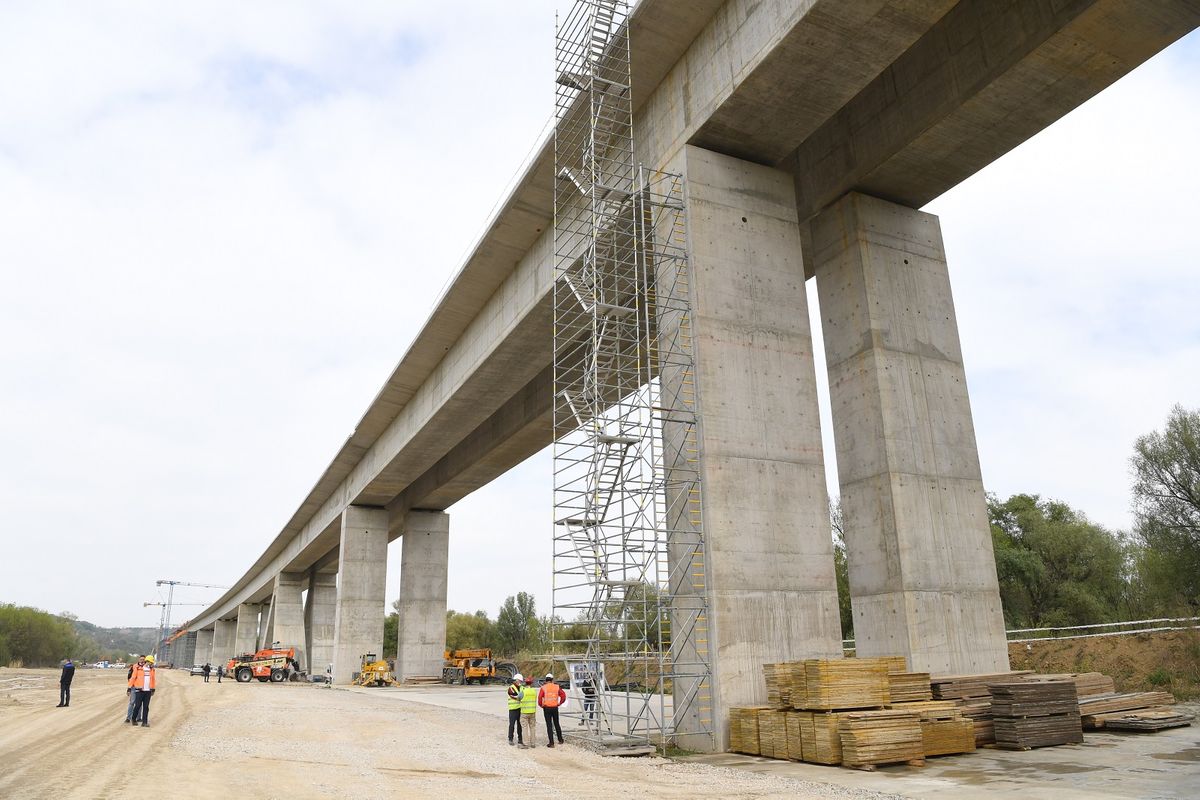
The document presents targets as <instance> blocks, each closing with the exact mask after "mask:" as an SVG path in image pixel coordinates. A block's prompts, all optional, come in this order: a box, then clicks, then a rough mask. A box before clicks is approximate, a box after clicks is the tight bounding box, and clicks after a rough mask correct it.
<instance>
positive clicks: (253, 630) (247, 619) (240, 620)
mask: <svg viewBox="0 0 1200 800" xmlns="http://www.w3.org/2000/svg"><path fill="white" fill-rule="evenodd" d="M259 611H261V608H260V607H259V605H258V603H242V604H241V605H240V606H238V615H237V631H236V633H234V636H233V652H234V654H235V655H240V654H242V653H253V652H254V651H255V650H257V649H258V614H259Z"/></svg>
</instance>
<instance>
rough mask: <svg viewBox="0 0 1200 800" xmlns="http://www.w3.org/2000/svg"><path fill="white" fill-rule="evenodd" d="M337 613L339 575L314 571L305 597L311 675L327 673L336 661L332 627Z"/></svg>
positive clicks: (305, 619) (305, 622)
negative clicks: (328, 668) (334, 658)
mask: <svg viewBox="0 0 1200 800" xmlns="http://www.w3.org/2000/svg"><path fill="white" fill-rule="evenodd" d="M336 615H337V575H333V574H330V573H323V572H313V573H310V574H309V576H308V596H307V597H305V599H304V643H305V646H306V647H307V656H308V661H307V662H305V661H301V662H300V663H301V664H304V665H305V668H306V669H307V670H308V674H309V675H324V674H325V669H326V667H328V666H329V665H330V664H332V663H333V627H334V618H335V617H336Z"/></svg>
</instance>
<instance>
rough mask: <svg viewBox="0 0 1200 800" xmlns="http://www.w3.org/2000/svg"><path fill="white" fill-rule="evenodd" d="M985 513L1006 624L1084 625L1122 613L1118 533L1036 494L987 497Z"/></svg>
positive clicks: (1125, 585) (1123, 566)
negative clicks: (999, 498) (990, 533)
mask: <svg viewBox="0 0 1200 800" xmlns="http://www.w3.org/2000/svg"><path fill="white" fill-rule="evenodd" d="M988 517H989V519H990V521H991V526H992V542H993V549H994V552H995V554H996V572H997V577H998V578H999V582H1000V598H1001V602H1002V603H1003V605H1004V615H1005V619H1006V621H1007V622H1008V624H1010V625H1013V626H1016V627H1040V626H1044V625H1084V624H1088V623H1093V622H1110V621H1112V620H1115V619H1118V618H1119V616H1120V615H1122V614H1123V613H1124V612H1125V610H1126V608H1127V602H1126V601H1127V598H1128V590H1129V580H1128V577H1129V576H1128V563H1129V562H1128V550H1127V548H1126V546H1125V544H1124V542H1122V540H1121V538H1120V537H1119V536H1118V535H1116V534H1114V533H1112V532H1110V531H1108V530H1106V529H1105V528H1103V527H1101V526H1099V525H1096V524H1095V523H1093V522H1091V521H1089V520H1088V519H1087V517H1086V516H1084V514H1083V513H1082V512H1079V511H1076V510H1075V509H1073V508H1071V507H1070V506H1068V505H1067V504H1066V503H1062V502H1059V501H1056V500H1043V499H1041V498H1040V497H1039V496H1037V495H1028V494H1017V495H1013V496H1012V497H1010V498H1009V499H1008V500H1006V501H1004V502H1003V503H1001V502H999V500H997V499H996V498H995V497H990V496H989V498H988Z"/></svg>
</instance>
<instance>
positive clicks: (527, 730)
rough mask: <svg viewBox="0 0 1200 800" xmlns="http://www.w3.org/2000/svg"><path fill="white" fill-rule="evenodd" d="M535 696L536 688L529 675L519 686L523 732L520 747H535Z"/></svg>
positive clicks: (536, 707)
mask: <svg viewBox="0 0 1200 800" xmlns="http://www.w3.org/2000/svg"><path fill="white" fill-rule="evenodd" d="M537 696H538V690H537V687H535V686H534V685H533V676H532V675H530V676H529V677H528V678H526V679H525V685H524V686H523V687H522V688H521V730H522V731H523V732H524V734H525V736H524V739H525V744H523V745H521V746H522V747H537V710H538V705H537Z"/></svg>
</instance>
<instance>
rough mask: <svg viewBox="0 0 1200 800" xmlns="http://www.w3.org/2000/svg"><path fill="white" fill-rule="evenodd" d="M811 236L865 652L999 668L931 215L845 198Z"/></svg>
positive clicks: (981, 518)
mask: <svg viewBox="0 0 1200 800" xmlns="http://www.w3.org/2000/svg"><path fill="white" fill-rule="evenodd" d="M812 230H813V244H814V253H813V257H814V264H815V267H816V275H817V287H818V291H819V292H820V297H821V315H822V317H823V318H824V320H823V323H824V325H823V327H824V334H825V354H826V360H827V362H828V369H829V389H830V394H831V399H832V407H833V422H834V435H835V441H836V443H837V462H838V478H839V481H840V483H841V493H842V512H843V515H844V522H845V534H846V547H847V557H848V560H849V568H850V594H851V597H852V602H853V607H854V633H855V643H856V646H857V649H858V654H859V655H861V656H871V655H890V654H898V655H904V656H906V657H907V658H908V660H909V667H910V668H911V669H914V670H920V671H930V672H935V673H946V672H950V673H971V672H994V671H997V670H1006V669H1008V650H1007V647H1006V645H1005V637H1004V618H1003V616H1002V612H1001V608H1000V593H999V589H998V586H997V581H996V564H995V559H994V556H993V553H992V540H991V534H990V531H989V528H988V519H987V509H986V506H985V499H984V491H983V481H982V477H981V474H980V469H979V455H978V452H977V450H976V446H975V428H974V424H973V422H972V419H971V405H970V401H969V399H968V397H967V382H966V376H965V373H964V370H963V360H962V350H961V347H960V344H959V338H958V325H957V322H956V319H955V315H954V301H953V298H952V297H951V293H950V277H949V272H948V270H947V266H946V255H945V251H944V249H943V246H942V234H941V228H940V226H939V224H938V220H937V217H935V216H933V215H931V214H925V213H922V212H920V211H914V210H913V209H911V208H905V207H903V206H899V205H895V204H893V203H889V202H887V201H884V200H879V199H877V198H874V197H868V196H866V195H861V194H857V193H852V194H849V195H847V196H846V197H844V198H842V199H841V200H839V201H838V202H837V203H836V204H835V205H833V206H832V207H831V208H829V209H828V210H827V211H825V212H823V213H822V214H821V215H820V216H818V217H817V218H816V219H815V220H814V221H813V223H812Z"/></svg>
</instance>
